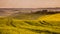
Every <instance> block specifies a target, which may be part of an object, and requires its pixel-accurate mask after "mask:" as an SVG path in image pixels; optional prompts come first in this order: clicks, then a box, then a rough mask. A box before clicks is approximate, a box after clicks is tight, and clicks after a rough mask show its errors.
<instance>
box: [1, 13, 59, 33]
mask: <svg viewBox="0 0 60 34" xmlns="http://www.w3.org/2000/svg"><path fill="white" fill-rule="evenodd" d="M29 18H30V17H29ZM0 34H60V13H56V14H50V15H43V16H40V17H37V19H36V20H20V19H14V18H2V17H0Z"/></svg>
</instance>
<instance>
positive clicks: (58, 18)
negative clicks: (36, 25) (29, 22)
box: [38, 13, 60, 21]
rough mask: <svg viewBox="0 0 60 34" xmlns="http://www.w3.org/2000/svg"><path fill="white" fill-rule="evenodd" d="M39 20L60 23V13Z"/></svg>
mask: <svg viewBox="0 0 60 34" xmlns="http://www.w3.org/2000/svg"><path fill="white" fill-rule="evenodd" d="M38 20H45V21H46V20H47V21H60V13H57V14H52V15H45V16H42V17H40V18H38Z"/></svg>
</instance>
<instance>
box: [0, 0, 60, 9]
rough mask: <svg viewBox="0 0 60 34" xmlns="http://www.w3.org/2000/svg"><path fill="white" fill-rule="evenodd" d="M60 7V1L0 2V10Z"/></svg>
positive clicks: (17, 0) (15, 0)
mask: <svg viewBox="0 0 60 34" xmlns="http://www.w3.org/2000/svg"><path fill="white" fill-rule="evenodd" d="M46 7H60V0H0V8H46Z"/></svg>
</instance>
